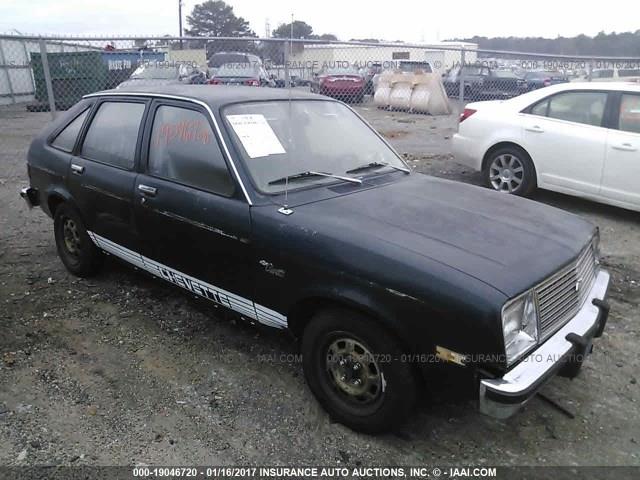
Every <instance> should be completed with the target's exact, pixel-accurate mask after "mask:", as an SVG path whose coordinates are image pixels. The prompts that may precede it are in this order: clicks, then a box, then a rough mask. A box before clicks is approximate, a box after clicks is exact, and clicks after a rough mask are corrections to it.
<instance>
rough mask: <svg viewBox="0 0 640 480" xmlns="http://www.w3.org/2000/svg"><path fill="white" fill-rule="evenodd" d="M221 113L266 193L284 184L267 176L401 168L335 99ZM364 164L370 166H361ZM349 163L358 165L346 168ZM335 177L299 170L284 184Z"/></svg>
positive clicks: (279, 103)
mask: <svg viewBox="0 0 640 480" xmlns="http://www.w3.org/2000/svg"><path fill="white" fill-rule="evenodd" d="M224 117H225V120H226V123H227V127H228V130H229V133H230V135H231V137H232V138H233V141H234V143H235V144H236V146H237V150H238V151H239V152H240V153H241V154H242V156H243V159H244V162H245V164H246V166H247V169H248V170H249V173H250V174H251V177H252V178H253V181H254V183H255V185H256V187H257V188H258V189H259V190H260V191H262V192H265V193H279V192H282V191H283V190H284V189H285V183H284V182H275V183H273V184H271V185H270V182H274V181H276V180H279V179H282V178H283V177H287V176H293V175H299V174H301V173H305V172H322V173H325V174H333V175H341V176H344V177H362V176H363V175H370V174H373V173H379V172H386V171H395V169H394V168H393V167H398V168H402V169H406V165H405V164H404V163H403V162H402V161H401V160H400V158H399V157H398V156H397V155H396V154H395V153H394V152H393V150H391V148H389V147H388V146H387V144H386V143H385V142H384V141H383V140H381V139H380V138H379V137H378V136H377V135H376V134H375V133H374V132H373V130H372V129H371V128H370V127H369V126H368V125H367V124H366V123H364V121H363V120H361V119H360V118H359V117H358V116H357V115H356V114H355V113H353V112H352V111H351V110H350V109H349V108H348V107H346V106H344V105H342V104H341V103H338V102H333V101H324V100H292V101H286V100H274V101H268V102H251V103H241V104H236V105H230V106H228V107H226V108H225V109H224ZM369 164H373V165H371V169H367V168H363V167H364V166H365V165H367V166H368V165H369ZM379 164H382V165H379ZM387 164H388V165H387ZM353 169H357V170H358V171H357V172H354V173H349V171H351V170H353ZM335 181H340V180H339V179H338V180H337V179H336V178H332V177H323V176H320V175H303V176H302V177H298V178H297V179H296V181H295V182H291V185H290V186H289V188H290V189H292V188H299V187H302V186H308V185H310V184H324V183H331V182H335Z"/></svg>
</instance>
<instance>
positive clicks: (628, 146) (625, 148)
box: [611, 143, 637, 152]
mask: <svg viewBox="0 0 640 480" xmlns="http://www.w3.org/2000/svg"><path fill="white" fill-rule="evenodd" d="M611 148H615V149H616V150H622V151H625V152H635V151H636V150H637V148H636V147H634V146H633V145H631V144H630V143H618V144H617V145H612V146H611Z"/></svg>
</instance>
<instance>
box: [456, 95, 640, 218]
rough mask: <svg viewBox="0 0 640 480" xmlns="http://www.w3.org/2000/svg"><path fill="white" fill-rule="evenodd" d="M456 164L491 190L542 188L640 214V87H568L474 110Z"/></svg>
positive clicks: (468, 111) (467, 116) (467, 113)
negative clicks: (479, 174) (480, 177)
mask: <svg viewBox="0 0 640 480" xmlns="http://www.w3.org/2000/svg"><path fill="white" fill-rule="evenodd" d="M453 153H454V155H455V157H456V161H457V162H460V163H463V164H465V165H468V166H470V167H471V168H473V169H475V170H477V171H481V172H483V176H484V179H485V182H486V184H487V186H488V187H490V188H493V189H494V190H497V191H499V192H505V193H512V194H515V195H523V196H525V195H528V194H530V193H531V192H533V190H534V189H535V188H536V187H539V188H544V189H547V190H554V191H557V192H561V193H566V194H569V195H576V196H579V197H584V198H589V199H591V200H595V201H598V202H602V203H608V204H611V205H616V206H619V207H623V208H628V209H632V210H637V211H640V85H638V84H635V83H607V84H602V83H600V84H593V83H564V84H559V85H553V86H550V87H546V88H542V89H539V90H536V91H533V92H530V93H526V94H524V95H520V96H519V97H515V98H512V99H509V100H505V101H493V102H477V103H469V104H467V106H466V108H465V110H464V112H463V113H462V115H461V116H460V125H459V128H458V133H457V134H455V135H454V136H453Z"/></svg>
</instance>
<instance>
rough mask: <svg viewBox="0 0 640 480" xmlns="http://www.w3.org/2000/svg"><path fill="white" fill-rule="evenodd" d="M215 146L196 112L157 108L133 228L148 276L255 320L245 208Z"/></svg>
mask: <svg viewBox="0 0 640 480" xmlns="http://www.w3.org/2000/svg"><path fill="white" fill-rule="evenodd" d="M218 142H219V139H218V138H217V137H216V135H215V134H214V128H213V126H212V123H211V118H210V117H209V116H208V115H207V113H206V111H205V110H204V109H203V108H202V107H200V106H199V105H196V104H193V103H189V102H180V101H169V100H167V101H155V102H154V103H153V105H152V108H151V112H150V114H149V120H148V122H147V126H146V128H145V140H144V148H143V151H144V154H143V155H144V158H145V160H146V161H145V164H144V166H143V169H142V170H141V174H140V175H139V176H138V179H137V181H136V186H135V205H136V207H135V212H136V224H137V226H138V229H139V230H140V232H141V237H142V239H143V242H144V245H143V255H144V257H145V260H144V261H145V264H146V265H147V269H148V270H150V271H152V272H153V273H155V274H157V275H160V276H162V277H163V278H165V279H166V280H169V281H171V282H173V283H175V284H177V285H179V286H181V287H183V288H186V289H188V290H190V291H192V292H193V293H195V294H197V295H200V296H204V297H207V298H209V299H210V300H213V301H215V302H217V303H219V304H222V305H223V306H225V307H227V308H231V309H233V310H236V311H238V312H240V313H242V314H245V315H247V316H249V317H253V318H255V309H254V306H253V302H252V301H250V300H249V299H250V298H252V297H253V295H252V292H253V288H252V275H251V270H250V265H251V264H252V262H251V249H250V231H251V220H250V212H249V205H248V203H247V201H246V199H245V198H244V197H242V196H241V192H240V190H239V187H238V185H237V184H236V182H235V180H234V177H233V176H232V175H231V173H230V169H229V165H228V164H227V159H225V157H224V155H223V154H222V151H221V148H220V145H219V143H218Z"/></svg>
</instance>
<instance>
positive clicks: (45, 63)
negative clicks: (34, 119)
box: [39, 38, 56, 120]
mask: <svg viewBox="0 0 640 480" xmlns="http://www.w3.org/2000/svg"><path fill="white" fill-rule="evenodd" d="M39 43H40V60H41V61H42V70H43V71H44V83H45V85H46V86H47V98H48V99H49V109H50V110H51V118H52V119H53V120H55V119H56V99H55V98H54V96H53V83H52V82H51V70H49V59H48V58H47V44H46V43H45V41H44V39H43V38H40V42H39Z"/></svg>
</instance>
